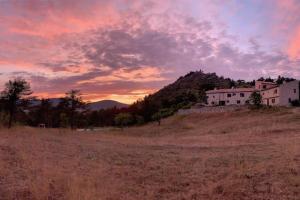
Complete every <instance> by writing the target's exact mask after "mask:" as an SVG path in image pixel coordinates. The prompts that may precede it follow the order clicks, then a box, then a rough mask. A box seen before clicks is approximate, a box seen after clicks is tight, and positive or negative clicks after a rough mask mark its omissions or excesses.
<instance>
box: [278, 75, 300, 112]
mask: <svg viewBox="0 0 300 200" xmlns="http://www.w3.org/2000/svg"><path fill="white" fill-rule="evenodd" d="M279 91H280V103H279V105H281V106H290V105H291V104H290V102H291V101H293V100H299V81H291V82H288V83H284V84H282V85H280V86H279Z"/></svg>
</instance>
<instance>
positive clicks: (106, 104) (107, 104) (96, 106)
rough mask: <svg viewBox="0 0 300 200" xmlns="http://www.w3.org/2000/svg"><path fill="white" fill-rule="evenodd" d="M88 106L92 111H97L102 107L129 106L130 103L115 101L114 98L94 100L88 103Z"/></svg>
mask: <svg viewBox="0 0 300 200" xmlns="http://www.w3.org/2000/svg"><path fill="white" fill-rule="evenodd" d="M87 107H88V108H89V109H90V110H91V111H97V110H101V109H109V108H114V107H116V108H127V107H128V105H127V104H124V103H120V102H118V101H113V100H102V101H97V102H92V103H88V104H87Z"/></svg>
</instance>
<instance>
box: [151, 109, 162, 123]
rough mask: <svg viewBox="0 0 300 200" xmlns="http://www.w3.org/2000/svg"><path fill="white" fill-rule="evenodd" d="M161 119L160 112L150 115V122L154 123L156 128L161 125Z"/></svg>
mask: <svg viewBox="0 0 300 200" xmlns="http://www.w3.org/2000/svg"><path fill="white" fill-rule="evenodd" d="M161 118H162V113H161V112H160V111H159V112H157V113H154V114H153V115H152V120H154V121H156V122H157V124H158V126H160V124H161Z"/></svg>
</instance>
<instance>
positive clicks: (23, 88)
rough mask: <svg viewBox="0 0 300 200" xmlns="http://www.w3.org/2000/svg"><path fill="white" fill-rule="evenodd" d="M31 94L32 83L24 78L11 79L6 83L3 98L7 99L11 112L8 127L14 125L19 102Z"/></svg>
mask: <svg viewBox="0 0 300 200" xmlns="http://www.w3.org/2000/svg"><path fill="white" fill-rule="evenodd" d="M31 94H32V91H31V89H30V84H29V83H28V82H27V81H26V80H25V79H23V78H16V79H14V80H9V81H8V82H7V83H6V84H5V89H4V91H2V92H1V98H2V99H3V100H4V101H5V103H6V108H7V110H8V114H9V119H8V128H11V126H12V121H13V119H14V117H15V114H16V111H17V108H18V102H20V101H21V100H22V99H23V98H24V96H28V95H31Z"/></svg>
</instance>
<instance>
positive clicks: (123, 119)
mask: <svg viewBox="0 0 300 200" xmlns="http://www.w3.org/2000/svg"><path fill="white" fill-rule="evenodd" d="M133 121H134V119H133V116H132V115H131V114H130V113H119V114H117V115H116V117H115V124H116V125H117V126H120V127H121V128H123V127H124V126H128V125H130V124H132V123H133Z"/></svg>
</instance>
